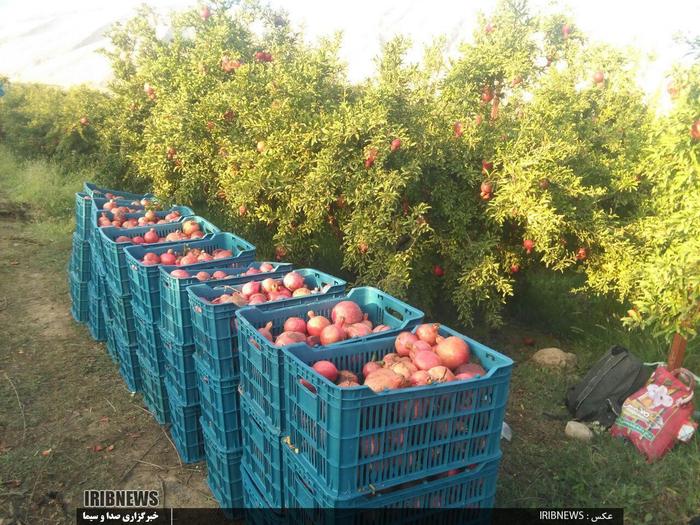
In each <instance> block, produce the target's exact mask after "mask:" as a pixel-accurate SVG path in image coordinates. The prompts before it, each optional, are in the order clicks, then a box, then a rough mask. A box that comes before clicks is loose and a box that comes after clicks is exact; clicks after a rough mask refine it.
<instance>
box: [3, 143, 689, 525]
mask: <svg viewBox="0 0 700 525" xmlns="http://www.w3.org/2000/svg"><path fill="white" fill-rule="evenodd" d="M82 180H83V178H82V176H81V175H66V174H64V173H62V172H61V171H60V170H59V169H57V168H55V167H54V166H52V165H51V164H48V163H45V162H40V161H30V162H19V161H17V160H16V159H14V158H13V157H12V156H11V155H10V154H9V153H8V152H7V150H4V149H2V148H0V200H2V197H3V196H4V197H5V198H7V197H11V198H12V200H13V201H15V202H19V203H22V205H25V206H29V207H31V208H32V209H33V210H35V214H34V215H33V218H32V219H31V220H30V221H28V222H19V221H3V224H4V225H5V229H4V231H5V233H6V236H5V239H2V238H0V246H1V247H2V248H1V249H0V333H2V337H0V363H1V364H2V372H3V373H7V374H8V375H9V376H10V377H11V378H13V381H14V383H15V386H16V388H17V391H18V393H19V396H20V398H21V400H22V405H23V407H24V419H23V417H22V415H21V413H20V411H19V409H18V404H17V400H16V397H15V394H14V391H13V389H12V388H11V387H10V383H9V382H8V381H7V380H6V379H5V377H4V376H3V374H0V481H2V482H3V483H5V482H8V481H11V480H18V481H20V482H21V485H20V487H19V489H9V488H7V487H5V486H3V485H0V516H3V512H4V511H5V510H7V509H12V508H14V509H15V513H14V514H12V513H10V515H11V516H15V517H18V518H19V517H21V518H24V519H25V522H26V517H27V516H29V517H31V518H33V519H32V520H30V521H29V522H32V523H59V522H63V521H64V520H65V521H66V522H69V521H71V520H68V519H67V518H65V516H66V515H65V512H63V511H62V510H61V509H60V508H58V507H57V508H51V506H50V505H49V504H45V503H42V502H43V501H44V499H45V495H46V494H49V493H54V492H58V493H59V494H61V498H62V499H61V501H63V502H65V504H66V505H67V506H68V507H69V508H70V507H72V506H75V504H76V502H77V501H79V495H80V493H81V491H82V489H83V488H121V487H122V486H123V487H124V488H135V486H136V485H137V484H138V483H141V484H142V485H143V486H144V487H150V488H156V489H158V488H159V486H158V485H156V486H155V487H153V485H152V483H154V482H156V480H157V479H158V476H164V474H163V471H160V470H153V469H151V470H150V471H149V470H147V468H148V467H145V468H146V470H145V471H144V472H142V474H141V477H140V478H136V479H134V478H128V479H126V480H125V481H120V480H119V478H120V476H121V474H122V473H123V472H124V470H125V469H126V467H128V466H129V465H131V464H133V462H134V460H135V458H138V457H139V455H140V454H141V452H142V451H143V450H145V449H146V448H147V446H148V445H150V443H151V442H152V441H153V440H154V439H156V438H157V437H158V435H159V433H160V432H161V431H160V429H159V427H158V426H157V425H156V424H155V423H154V422H153V420H152V418H150V416H148V415H147V414H145V413H144V412H143V410H142V409H141V408H140V407H139V406H138V405H139V403H140V402H139V398H138V396H137V398H134V397H132V396H130V395H129V394H128V393H126V391H125V390H124V388H123V387H122V384H121V383H122V381H121V378H120V377H119V375H118V373H117V371H116V368H115V366H114V365H113V364H112V363H111V362H110V361H109V359H108V358H107V356H106V355H105V351H104V347H103V345H101V344H97V343H94V342H93V341H92V340H91V339H90V338H89V335H88V334H87V331H86V330H85V329H84V328H82V327H78V326H77V325H76V324H75V323H73V322H72V321H71V320H70V318H69V316H68V315H67V310H68V305H69V303H68V300H67V283H66V275H65V265H66V261H67V257H68V253H69V250H70V244H71V238H70V233H71V231H72V228H73V226H72V220H71V218H70V217H71V214H72V209H73V192H74V191H76V190H78V189H79V188H80V187H81V184H82ZM7 235H9V236H10V238H9V239H8V238H7ZM27 253H30V254H31V257H30V258H23V257H24V256H26V254H27ZM13 261H14V262H19V264H18V265H13V264H12V263H13ZM574 284H576V277H575V276H564V277H562V278H556V279H555V278H552V276H551V274H544V273H538V272H536V273H534V274H531V275H529V276H528V278H527V280H526V281H523V282H521V283H520V290H519V294H518V299H517V301H516V302H514V303H513V304H512V305H511V306H510V308H509V318H508V319H509V320H508V322H507V324H506V326H505V327H503V328H502V329H500V330H497V331H490V332H489V331H487V330H473V331H471V333H472V334H474V335H475V337H476V338H477V339H483V340H484V342H486V343H487V344H489V345H491V346H492V347H493V348H496V349H498V350H500V351H502V352H504V353H506V354H508V355H509V356H511V357H512V358H513V359H514V361H515V366H514V370H513V378H512V385H511V395H510V400H509V405H508V410H507V415H506V421H507V422H508V423H509V424H510V425H511V427H512V428H513V432H514V437H513V440H512V442H510V443H508V442H505V441H502V448H503V460H502V463H501V473H500V477H499V483H498V487H499V488H498V494H497V500H496V502H497V505H498V506H501V507H557V506H560V507H567V506H579V505H580V506H586V507H603V506H611V507H624V508H625V513H626V522H627V523H630V524H637V523H663V524H670V525H673V524H683V523H686V522H687V520H688V519H689V518H690V517H692V516H694V515H696V514H700V474H699V473H700V440H699V439H698V438H697V437H695V438H694V439H693V440H692V441H691V442H690V443H689V444H687V445H679V446H677V447H676V448H675V449H674V450H673V451H671V452H670V453H668V454H667V455H666V456H665V457H664V458H663V459H662V460H660V461H658V462H657V463H654V464H651V465H649V464H647V463H646V462H645V461H644V459H643V458H642V456H641V455H640V454H638V453H637V452H636V450H635V449H634V447H633V446H631V445H630V444H629V443H627V442H625V441H622V440H618V439H612V438H611V437H610V436H609V434H607V433H597V434H596V435H595V437H594V439H593V441H592V442H591V443H588V444H582V443H581V442H577V441H571V440H569V439H567V438H566V437H565V436H564V426H565V421H564V420H553V419H551V418H549V417H547V416H545V415H544V414H545V413H563V410H564V409H563V398H564V394H565V391H566V388H567V387H568V386H569V385H571V384H573V383H574V382H575V381H576V380H577V379H578V378H579V377H580V376H581V375H582V374H584V373H585V371H586V370H587V369H588V367H589V366H590V364H591V363H592V362H594V361H595V360H596V359H597V358H598V357H599V356H600V355H601V354H602V353H603V352H604V351H605V350H606V349H607V348H608V347H609V346H610V345H612V344H614V343H620V344H623V345H625V346H627V347H628V348H630V349H631V350H633V351H634V352H635V353H636V354H637V355H639V356H641V357H642V358H643V359H645V360H649V361H656V360H659V359H661V358H663V357H664V355H665V350H666V345H665V344H664V343H663V342H659V341H658V340H656V339H654V338H653V337H651V336H649V335H648V334H644V333H636V332H627V331H626V330H623V329H621V326H620V324H619V322H618V321H617V320H616V319H615V315H616V313H617V308H618V307H617V306H616V305H614V304H613V303H610V302H607V301H605V300H599V299H595V300H591V299H590V298H586V297H584V296H574V295H571V294H569V293H568V290H569V288H570V287H571V286H572V285H574ZM3 300H4V301H5V302H6V304H7V305H11V308H10V309H7V308H5V309H4V310H3V307H2V301H3ZM44 307H45V308H44ZM37 311H39V312H43V315H44V316H49V315H55V316H62V318H61V319H60V320H59V321H60V322H59V321H55V322H52V323H49V324H48V325H46V326H44V325H42V324H41V323H42V318H41V317H38V318H36V320H34V319H35V317H36V316H35V314H36V312H37ZM33 316H34V317H33ZM524 335H528V336H531V337H534V338H535V340H536V346H535V347H526V346H524V345H523V343H522V337H523V336H524ZM544 346H559V347H560V348H563V349H564V350H566V351H569V352H573V353H575V354H576V355H577V356H578V359H579V364H578V367H577V369H576V370H573V371H566V372H555V371H551V370H546V369H541V368H538V367H537V366H535V365H534V364H533V363H532V361H530V360H529V357H530V355H531V354H532V352H533V351H534V350H535V349H536V348H538V347H540V348H541V347H544ZM699 357H700V355H699V354H698V352H697V344H696V343H693V345H692V346H691V348H690V349H689V355H688V361H687V364H688V366H690V367H691V368H693V369H694V370H695V371H696V372H697V371H698V369H700V363H699V362H698V358H699ZM106 398H108V399H109V402H110V403H111V404H112V405H113V406H114V410H113V409H112V408H111V407H109V406H108V405H107V403H106V402H105V399H106ZM105 415H108V416H109V418H110V423H109V424H108V426H107V427H105V428H102V426H101V423H100V421H101V419H100V418H101V417H103V416H105ZM24 425H26V431H23V427H24ZM23 432H26V436H23ZM134 432H138V433H140V435H141V437H140V438H131V437H130V436H132V435H134V434H133V433H134ZM163 441H164V440H163ZM96 442H99V443H103V444H108V443H116V446H117V448H116V449H115V451H116V452H118V454H113V455H99V454H95V453H94V452H91V451H90V446H91V445H92V444H94V443H96ZM8 447H9V449H7V448H8ZM46 449H52V452H51V454H50V455H49V456H48V457H43V456H41V454H40V451H42V450H46ZM144 459H145V460H146V461H148V462H149V463H153V464H160V465H164V464H171V465H172V464H175V463H177V460H176V457H175V456H174V453H173V451H172V450H169V449H168V446H167V443H165V449H161V450H158V447H156V448H154V450H153V451H151V452H149V455H148V457H146V458H144ZM142 467H144V466H143V465H142ZM135 470H136V469H135ZM168 472H169V471H168ZM196 478H197V479H198V483H199V485H198V486H199V487H200V488H199V490H200V492H202V493H204V494H206V488H204V487H203V485H202V479H201V475H198V476H196ZM188 483H190V487H191V485H192V484H193V483H194V482H193V481H190V480H189V478H188ZM149 484H150V485H149ZM172 492H176V493H175V495H173V496H171V497H170V498H169V499H168V500H167V504H168V505H170V506H187V505H188V504H191V503H192V502H191V501H189V500H187V499H186V496H185V495H184V494H189V493H190V492H192V491H190V490H189V489H186V490H181V491H172V490H171V489H169V493H172ZM17 494H20V496H18V495H17ZM42 498H44V499H42ZM200 498H204V496H202V495H200ZM207 502H208V503H207V504H209V505H211V501H210V500H207ZM196 504H198V505H199V506H204V505H205V504H204V503H202V501H201V500H200V501H197V502H196ZM12 505H14V507H12ZM17 509H19V510H17Z"/></svg>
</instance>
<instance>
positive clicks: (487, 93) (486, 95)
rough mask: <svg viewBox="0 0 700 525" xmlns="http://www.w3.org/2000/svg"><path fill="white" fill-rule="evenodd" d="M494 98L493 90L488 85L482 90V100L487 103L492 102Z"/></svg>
mask: <svg viewBox="0 0 700 525" xmlns="http://www.w3.org/2000/svg"><path fill="white" fill-rule="evenodd" d="M492 100H493V90H492V89H491V88H490V87H489V86H486V87H484V89H483V90H482V91H481V101H482V102H483V103H485V104H487V103H489V102H491V101H492Z"/></svg>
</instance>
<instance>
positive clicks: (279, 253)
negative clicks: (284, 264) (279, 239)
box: [275, 246, 287, 261]
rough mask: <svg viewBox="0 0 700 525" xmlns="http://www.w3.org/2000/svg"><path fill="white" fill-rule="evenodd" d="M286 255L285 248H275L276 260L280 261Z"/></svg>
mask: <svg viewBox="0 0 700 525" xmlns="http://www.w3.org/2000/svg"><path fill="white" fill-rule="evenodd" d="M286 255H287V249H286V248H285V247H284V246H276V247H275V258H276V259H277V260H278V261H279V260H281V259H282V258H283V257H284V256H286Z"/></svg>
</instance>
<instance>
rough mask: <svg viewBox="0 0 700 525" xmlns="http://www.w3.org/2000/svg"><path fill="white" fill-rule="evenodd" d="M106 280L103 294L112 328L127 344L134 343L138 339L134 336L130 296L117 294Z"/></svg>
mask: <svg viewBox="0 0 700 525" xmlns="http://www.w3.org/2000/svg"><path fill="white" fill-rule="evenodd" d="M106 282H107V286H106V290H105V295H106V296H107V302H108V303H109V311H110V313H111V314H112V321H113V323H114V330H115V331H116V332H117V334H119V337H121V338H122V339H123V340H124V341H126V342H127V344H129V345H136V344H137V343H138V339H137V337H136V320H135V318H134V310H133V308H132V306H131V296H130V295H121V294H119V293H118V292H116V291H115V290H113V289H112V286H111V285H112V283H111V282H110V281H106Z"/></svg>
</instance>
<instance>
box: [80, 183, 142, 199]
mask: <svg viewBox="0 0 700 525" xmlns="http://www.w3.org/2000/svg"><path fill="white" fill-rule="evenodd" d="M83 192H84V193H87V194H88V195H90V196H91V197H102V196H106V195H107V194H108V193H111V194H112V195H114V196H115V197H116V198H122V199H129V200H140V199H142V198H147V199H152V198H153V197H154V195H153V194H152V193H131V192H128V191H122V190H113V189H110V188H103V187H101V186H98V185H97V184H95V183H93V182H87V181H86V182H84V183H83Z"/></svg>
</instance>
